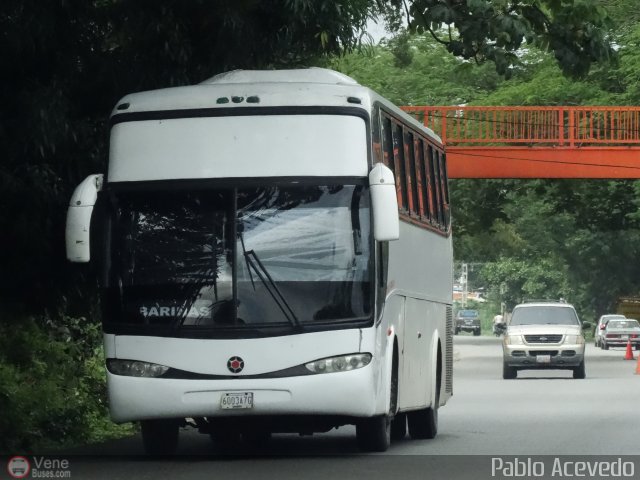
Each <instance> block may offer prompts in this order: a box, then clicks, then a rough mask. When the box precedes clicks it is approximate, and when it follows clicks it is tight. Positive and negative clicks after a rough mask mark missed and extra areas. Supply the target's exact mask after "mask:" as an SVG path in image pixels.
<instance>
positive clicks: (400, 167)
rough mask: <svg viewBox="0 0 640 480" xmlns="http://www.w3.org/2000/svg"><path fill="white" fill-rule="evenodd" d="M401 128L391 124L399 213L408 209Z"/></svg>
mask: <svg viewBox="0 0 640 480" xmlns="http://www.w3.org/2000/svg"><path fill="white" fill-rule="evenodd" d="M402 133H403V132H402V126H401V125H398V124H395V123H394V124H393V157H394V162H395V166H396V168H395V171H394V173H395V177H396V188H397V189H398V190H399V191H398V193H399V195H398V200H400V201H399V202H398V204H399V205H398V206H399V207H400V210H401V211H405V212H406V211H407V210H408V208H409V202H408V195H407V175H406V168H405V161H404V142H403V134H402Z"/></svg>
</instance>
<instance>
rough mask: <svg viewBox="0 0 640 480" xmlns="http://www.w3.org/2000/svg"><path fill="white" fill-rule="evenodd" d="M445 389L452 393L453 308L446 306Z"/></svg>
mask: <svg viewBox="0 0 640 480" xmlns="http://www.w3.org/2000/svg"><path fill="white" fill-rule="evenodd" d="M445 336H446V348H445V358H444V362H445V384H444V385H445V391H446V392H447V393H448V394H450V395H453V310H452V308H451V307H450V306H448V307H447V326H446V331H445Z"/></svg>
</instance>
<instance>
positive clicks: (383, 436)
mask: <svg viewBox="0 0 640 480" xmlns="http://www.w3.org/2000/svg"><path fill="white" fill-rule="evenodd" d="M356 439H357V440H358V447H359V448H360V450H362V451H365V452H386V451H387V449H388V448H389V445H390V444H391V419H390V418H389V416H388V415H378V416H376V417H371V418H363V419H362V420H360V421H359V422H358V423H357V424H356Z"/></svg>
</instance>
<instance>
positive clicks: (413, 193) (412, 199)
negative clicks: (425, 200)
mask: <svg viewBox="0 0 640 480" xmlns="http://www.w3.org/2000/svg"><path fill="white" fill-rule="evenodd" d="M404 157H405V160H406V172H407V189H408V190H407V193H408V194H409V212H410V213H411V215H414V216H419V215H420V208H419V205H418V179H417V175H416V157H415V151H414V149H413V133H412V132H410V131H408V130H407V131H405V134H404Z"/></svg>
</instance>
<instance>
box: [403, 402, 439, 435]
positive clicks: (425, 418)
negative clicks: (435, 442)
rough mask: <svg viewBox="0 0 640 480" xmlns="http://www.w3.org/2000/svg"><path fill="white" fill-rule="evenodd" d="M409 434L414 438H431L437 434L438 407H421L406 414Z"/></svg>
mask: <svg viewBox="0 0 640 480" xmlns="http://www.w3.org/2000/svg"><path fill="white" fill-rule="evenodd" d="M407 423H408V424H409V435H411V438H414V439H416V440H422V439H432V438H435V437H436V435H437V434H438V408H437V407H436V408H432V407H428V408H423V409H422V410H416V411H414V412H409V413H408V414H407Z"/></svg>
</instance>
